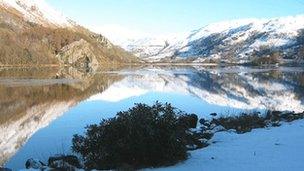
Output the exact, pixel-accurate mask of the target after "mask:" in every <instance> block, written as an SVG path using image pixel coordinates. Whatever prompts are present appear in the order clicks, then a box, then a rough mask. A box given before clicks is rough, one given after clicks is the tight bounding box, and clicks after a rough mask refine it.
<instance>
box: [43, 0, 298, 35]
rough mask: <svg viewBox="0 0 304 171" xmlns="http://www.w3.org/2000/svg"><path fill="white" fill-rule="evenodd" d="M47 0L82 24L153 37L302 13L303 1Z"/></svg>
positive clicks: (92, 27)
mask: <svg viewBox="0 0 304 171" xmlns="http://www.w3.org/2000/svg"><path fill="white" fill-rule="evenodd" d="M46 1H47V2H48V3H49V4H50V5H51V6H53V7H55V8H56V9H58V10H59V11H61V12H63V13H64V14H65V15H66V16H68V17H70V18H72V19H73V20H75V21H76V22H78V23H80V24H82V25H85V26H87V27H89V28H91V29H94V30H95V31H98V30H101V31H112V32H115V31H116V32H118V33H117V34H123V33H122V32H123V31H124V30H123V29H125V30H129V32H133V33H134V34H135V33H136V32H137V33H139V32H141V33H149V34H153V35H157V34H168V33H172V32H173V33H178V32H187V31H191V30H194V29H198V28H200V27H202V26H204V25H206V24H209V23H213V22H218V21H223V20H232V19H240V18H272V17H280V16H288V15H297V14H303V13H304V0H46ZM119 32H120V33H119ZM126 33H127V32H126ZM130 34H131V33H130Z"/></svg>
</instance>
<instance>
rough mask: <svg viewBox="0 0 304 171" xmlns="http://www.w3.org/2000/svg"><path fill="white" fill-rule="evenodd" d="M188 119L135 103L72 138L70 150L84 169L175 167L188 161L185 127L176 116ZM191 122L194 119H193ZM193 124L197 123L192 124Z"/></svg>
mask: <svg viewBox="0 0 304 171" xmlns="http://www.w3.org/2000/svg"><path fill="white" fill-rule="evenodd" d="M181 116H183V120H186V119H185V118H184V116H191V115H187V114H186V113H183V112H181V111H179V110H177V109H175V108H173V107H172V106H171V105H170V104H161V103H158V102H156V104H154V105H153V106H148V105H145V104H136V105H135V107H133V108H131V109H129V110H128V111H124V112H119V113H117V115H116V117H114V118H111V119H107V120H103V121H102V122H101V123H100V124H99V125H90V126H88V127H87V128H86V129H87V130H86V134H85V135H84V136H82V135H74V138H73V146H72V149H73V151H74V152H76V153H78V154H80V155H81V156H82V157H83V160H84V164H85V166H86V168H87V169H121V168H126V167H128V168H132V169H138V168H143V167H159V166H167V165H172V164H175V163H177V162H179V161H182V160H185V159H186V158H187V148H186V143H187V136H188V135H187V131H186V130H187V129H188V128H187V127H189V126H193V125H194V123H193V121H190V122H187V124H188V123H189V124H190V123H191V124H190V125H187V126H184V125H180V122H181V121H179V117H181ZM192 118H193V119H194V120H197V118H195V117H194V116H192ZM195 124H196V123H195Z"/></svg>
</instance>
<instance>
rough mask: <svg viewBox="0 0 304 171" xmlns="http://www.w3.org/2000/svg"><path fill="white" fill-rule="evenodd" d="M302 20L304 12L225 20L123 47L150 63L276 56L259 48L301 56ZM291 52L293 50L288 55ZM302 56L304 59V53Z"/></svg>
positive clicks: (238, 61) (240, 59) (221, 60)
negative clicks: (170, 37) (187, 31)
mask: <svg viewBox="0 0 304 171" xmlns="http://www.w3.org/2000/svg"><path fill="white" fill-rule="evenodd" d="M302 21H304V15H297V16H287V17H280V18H272V19H241V20H232V21H224V22H218V23H213V24H209V25H207V26H205V27H202V28H200V29H197V30H194V31H191V32H189V33H187V34H185V35H183V36H180V37H177V38H173V39H166V38H143V39H140V40H133V41H129V42H128V41H127V42H125V43H124V44H123V45H124V46H123V47H124V48H125V49H126V50H128V51H129V52H132V53H134V54H135V55H136V56H139V57H142V58H143V59H146V60H147V61H150V62H151V61H152V62H159V61H176V60H178V59H180V60H189V59H190V61H192V62H193V61H194V62H210V60H213V61H216V62H228V63H248V62H252V61H253V60H254V59H250V56H254V55H256V56H257V57H263V56H265V57H267V56H268V55H272V54H271V53H268V54H263V55H260V54H259V55H258V54H256V53H257V51H260V52H261V51H264V50H266V49H267V50H268V51H272V52H273V53H274V52H280V53H281V54H280V56H283V55H285V56H287V57H289V58H290V56H293V55H298V54H297V53H298V52H299V51H301V53H302V52H303V37H304V36H303V35H304V31H303V30H304V23H303V22H302ZM298 39H300V40H298ZM145 40H147V41H146V42H145ZM155 40H158V41H155ZM301 41H302V42H301ZM150 42H151V43H150ZM297 46H301V47H300V48H301V49H300V50H298V49H293V48H297ZM266 47H267V48H266ZM263 48H264V49H263ZM265 48H266V49H265ZM291 51H293V53H291V54H284V53H286V52H291ZM227 56H230V57H231V58H228V57H227ZM298 56H300V57H301V60H302V59H303V57H302V56H301V55H298ZM225 57H227V58H228V59H225ZM172 59H174V60H172ZM208 60H209V61H208Z"/></svg>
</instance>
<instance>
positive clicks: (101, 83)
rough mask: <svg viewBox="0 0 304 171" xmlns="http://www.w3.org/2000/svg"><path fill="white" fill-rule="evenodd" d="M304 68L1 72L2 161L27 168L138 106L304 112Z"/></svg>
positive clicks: (202, 110) (66, 150)
mask: <svg viewBox="0 0 304 171" xmlns="http://www.w3.org/2000/svg"><path fill="white" fill-rule="evenodd" d="M303 73H304V69H303V68H301V67H267V68H261V67H259V68H258V67H202V66H170V67H164V66H138V67H126V68H121V69H113V70H110V71H99V72H97V73H83V72H80V71H77V70H75V69H72V68H65V69H58V68H43V69H42V68H31V69H25V68H23V69H21V68H19V69H2V70H0V166H1V165H5V166H6V167H8V168H12V169H13V170H17V169H21V168H24V164H25V162H26V160H27V159H29V158H38V159H40V160H42V161H44V162H45V161H46V160H47V159H48V157H49V156H51V155H54V154H59V153H60V154H62V153H70V146H71V139H72V136H73V135H74V134H77V133H78V134H82V133H83V132H84V127H85V126H87V125H88V124H92V123H99V122H100V120H101V119H103V118H109V117H113V116H115V114H116V112H118V111H121V110H126V109H128V108H130V107H132V106H133V105H134V103H147V104H153V103H154V102H155V101H160V102H163V103H165V102H169V103H171V104H172V105H173V106H175V107H178V108H179V109H181V110H183V111H186V112H189V113H196V114H198V115H199V117H205V118H209V117H210V113H214V112H216V113H218V114H220V115H237V114H239V113H241V112H248V111H264V110H268V109H269V110H280V111H285V110H288V111H296V112H302V111H304V74H303Z"/></svg>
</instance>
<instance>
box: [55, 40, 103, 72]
mask: <svg viewBox="0 0 304 171" xmlns="http://www.w3.org/2000/svg"><path fill="white" fill-rule="evenodd" d="M57 58H58V59H59V60H60V61H61V63H62V64H64V65H69V66H75V67H77V68H80V69H83V70H90V69H94V70H95V69H97V68H98V60H97V58H98V57H97V56H96V55H95V53H94V47H92V45H91V44H90V43H88V42H87V41H85V40H83V39H80V40H79V41H75V42H73V43H71V44H69V45H67V46H65V47H63V48H62V50H61V52H60V53H59V54H58V55H57Z"/></svg>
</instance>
